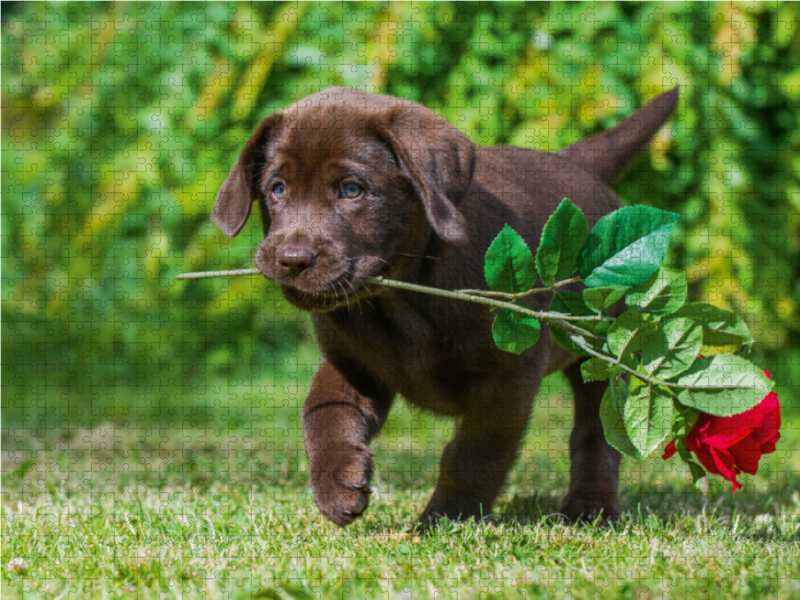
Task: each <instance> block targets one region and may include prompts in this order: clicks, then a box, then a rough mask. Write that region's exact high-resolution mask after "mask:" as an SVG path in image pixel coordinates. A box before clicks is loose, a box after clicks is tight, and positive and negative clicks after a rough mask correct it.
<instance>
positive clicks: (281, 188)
mask: <svg viewBox="0 0 800 600" xmlns="http://www.w3.org/2000/svg"><path fill="white" fill-rule="evenodd" d="M272 195H273V196H275V197H276V198H278V199H280V198H283V197H284V196H285V195H286V186H285V185H283V184H282V183H278V184H276V185H275V186H273V188H272Z"/></svg>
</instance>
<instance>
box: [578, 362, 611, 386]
mask: <svg viewBox="0 0 800 600" xmlns="http://www.w3.org/2000/svg"><path fill="white" fill-rule="evenodd" d="M609 367H611V365H610V364H609V363H607V362H606V361H604V360H601V359H599V358H590V359H589V360H587V361H584V362H583V363H581V376H582V377H583V380H584V381H586V382H589V381H603V380H604V379H608V378H609V377H610V376H611V373H610V372H609Z"/></svg>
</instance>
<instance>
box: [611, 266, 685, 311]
mask: <svg viewBox="0 0 800 600" xmlns="http://www.w3.org/2000/svg"><path fill="white" fill-rule="evenodd" d="M685 301H686V274H685V273H684V272H683V271H676V270H674V269H666V268H664V267H661V268H660V269H658V271H656V272H655V273H653V274H652V275H651V276H650V278H649V279H648V280H647V281H645V282H644V283H642V284H641V285H638V286H636V287H635V288H633V289H632V290H631V291H630V292H628V295H627V296H626V298H625V304H626V305H627V307H628V308H632V309H635V310H638V311H639V312H646V313H650V314H651V315H659V316H663V315H669V314H672V313H674V312H675V311H676V310H678V309H679V308H680V307H681V306H682V305H683V303H684V302H685Z"/></svg>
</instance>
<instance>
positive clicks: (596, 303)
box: [583, 287, 628, 313]
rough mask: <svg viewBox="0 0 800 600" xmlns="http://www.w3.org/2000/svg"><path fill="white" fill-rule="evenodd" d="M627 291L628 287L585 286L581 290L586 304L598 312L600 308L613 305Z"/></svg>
mask: <svg viewBox="0 0 800 600" xmlns="http://www.w3.org/2000/svg"><path fill="white" fill-rule="evenodd" d="M627 291H628V288H610V287H599V288H586V289H584V290H583V301H584V302H585V303H586V306H588V307H589V308H591V309H592V310H593V311H594V312H596V313H599V312H600V311H601V310H605V309H607V308H610V307H612V306H614V304H616V302H617V301H618V300H619V299H620V298H622V297H623V296H624V295H625V292H627Z"/></svg>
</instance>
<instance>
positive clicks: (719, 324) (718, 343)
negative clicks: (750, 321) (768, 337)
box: [675, 302, 753, 354]
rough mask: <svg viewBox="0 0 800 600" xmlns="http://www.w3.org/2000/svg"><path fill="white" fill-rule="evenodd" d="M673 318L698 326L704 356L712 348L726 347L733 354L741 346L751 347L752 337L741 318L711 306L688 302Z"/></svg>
mask: <svg viewBox="0 0 800 600" xmlns="http://www.w3.org/2000/svg"><path fill="white" fill-rule="evenodd" d="M675 317H686V318H689V319H692V320H693V321H695V322H697V323H699V324H700V326H701V327H702V328H703V346H702V352H703V353H704V354H705V353H708V352H709V350H712V349H714V348H717V349H718V348H722V347H727V348H728V349H729V350H730V351H731V352H735V351H736V350H738V349H739V348H741V347H742V346H745V347H746V348H749V347H750V346H752V345H753V336H752V335H751V334H750V331H749V330H748V329H747V325H746V324H745V322H744V321H743V320H742V319H741V317H739V316H738V315H736V314H735V313H732V312H731V311H729V310H725V309H724V308H719V307H717V306H714V305H713V304H706V303H705V302H689V303H688V304H685V305H684V306H683V307H682V308H681V309H680V310H679V311H678V312H677V313H675Z"/></svg>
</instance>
